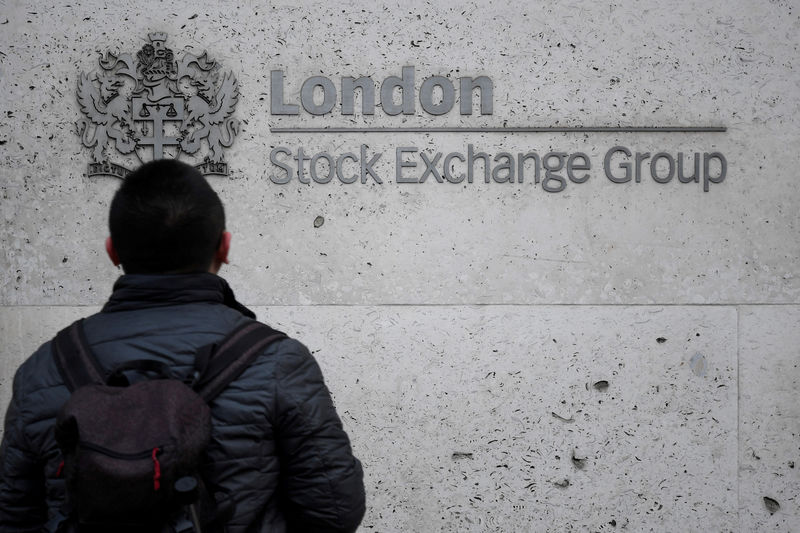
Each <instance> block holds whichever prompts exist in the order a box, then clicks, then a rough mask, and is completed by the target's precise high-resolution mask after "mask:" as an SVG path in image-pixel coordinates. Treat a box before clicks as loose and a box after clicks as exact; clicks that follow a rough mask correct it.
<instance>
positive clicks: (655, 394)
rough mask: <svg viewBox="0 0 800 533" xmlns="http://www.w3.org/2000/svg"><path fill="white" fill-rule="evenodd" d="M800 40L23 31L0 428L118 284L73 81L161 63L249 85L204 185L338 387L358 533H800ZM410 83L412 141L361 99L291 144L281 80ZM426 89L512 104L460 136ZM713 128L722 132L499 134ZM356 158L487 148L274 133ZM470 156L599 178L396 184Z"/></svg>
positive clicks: (655, 8) (510, 24) (379, 10)
mask: <svg viewBox="0 0 800 533" xmlns="http://www.w3.org/2000/svg"><path fill="white" fill-rule="evenodd" d="M799 17H800V11H799V10H798V7H797V5H796V3H793V2H784V1H772V2H766V1H764V2H747V1H742V0H736V1H726V2H723V1H703V2H700V1H680V2H679V1H662V2H656V1H651V0H644V1H641V2H630V3H609V2H595V1H588V0H586V1H584V0H576V1H571V2H510V1H509V2H497V1H494V2H489V1H478V2H468V3H459V4H455V3H448V2H440V3H434V2H422V1H418V0H413V1H409V2H405V3H403V4H402V5H400V4H398V3H395V2H369V3H367V2H352V1H351V2H327V3H325V2H309V1H302V0H300V1H294V2H257V3H253V4H243V3H228V2H219V3H213V4H211V3H209V4H208V5H198V4H197V3H195V2H169V3H165V2H154V1H148V2H137V3H134V2H95V1H91V2H10V3H6V4H4V5H3V6H2V9H0V113H2V119H0V191H1V192H2V197H0V214H1V215H2V220H3V225H2V234H0V241H1V242H2V255H1V256H0V266H1V267H2V268H0V305H2V307H0V338H2V339H3V343H2V346H0V404H1V405H2V406H4V405H5V404H6V403H7V402H8V399H9V397H10V381H11V378H12V376H13V372H14V369H15V368H16V367H17V366H18V365H19V363H20V362H21V361H22V360H24V358H25V357H26V356H27V355H28V354H29V353H30V352H31V351H32V350H33V349H35V347H36V346H38V344H39V343H41V342H43V341H44V340H46V339H47V338H49V336H51V335H52V334H53V332H54V331H56V330H57V329H58V328H60V327H62V326H63V325H66V324H67V323H69V322H70V321H71V320H73V319H74V318H76V317H78V316H82V315H85V314H88V313H90V312H93V311H95V310H96V309H97V308H98V306H100V305H101V304H102V303H103V301H104V300H105V298H106V297H107V295H108V293H109V290H110V287H111V285H112V283H113V281H114V279H115V278H116V276H117V275H118V274H119V273H118V272H117V270H116V269H114V268H113V267H112V266H111V264H110V263H109V262H108V261H107V259H105V254H104V251H103V240H104V238H105V236H106V234H107V229H106V213H107V206H108V202H109V200H110V198H111V196H112V194H113V192H114V190H115V189H116V187H117V186H118V184H119V181H118V180H117V179H116V178H110V177H90V176H89V175H88V173H87V166H88V164H89V163H90V161H91V157H92V150H91V149H90V148H87V147H84V146H83V145H82V144H81V139H80V136H79V133H78V128H77V122H78V121H79V120H80V119H81V117H82V116H83V115H82V114H81V110H80V108H79V105H78V100H77V96H76V95H77V92H78V85H79V79H80V75H81V73H90V72H92V71H98V70H99V66H98V59H99V58H100V56H101V54H105V53H106V51H108V50H109V49H110V50H112V51H116V53H124V52H128V53H131V54H134V55H135V54H136V52H137V51H138V50H139V49H140V48H141V47H142V45H143V44H145V43H147V42H148V34H149V33H151V32H163V33H166V34H167V35H168V40H167V41H166V42H167V44H168V46H170V47H171V48H172V49H173V50H174V51H175V52H176V55H177V56H183V54H185V53H186V52H194V53H196V54H198V55H199V54H200V53H202V52H203V51H207V52H208V57H210V58H212V59H215V60H217V61H218V62H219V63H220V64H221V66H222V70H223V71H230V72H231V73H233V75H235V77H236V79H237V80H238V92H239V96H238V102H237V105H236V109H235V117H236V118H237V119H238V120H239V122H240V123H239V133H238V135H237V136H236V139H235V142H234V143H233V146H231V147H230V148H226V149H225V159H226V161H227V163H228V165H229V169H230V173H229V176H227V177H219V176H217V177H210V178H209V181H210V182H211V183H212V185H213V186H214V187H215V189H216V190H217V191H219V193H220V195H221V197H222V198H223V201H224V202H225V203H226V206H227V210H228V226H229V229H230V230H231V231H232V232H233V234H234V243H233V250H232V257H231V259H232V263H231V265H229V266H227V267H226V268H225V270H224V271H223V275H224V276H225V277H226V278H227V279H228V280H229V281H230V282H231V284H232V285H233V287H234V289H235V290H236V292H237V295H238V296H239V297H240V299H242V300H243V301H244V302H245V303H246V304H248V305H250V306H253V307H254V308H256V310H257V311H258V314H259V317H260V318H261V319H262V320H264V321H266V322H269V323H271V324H273V325H276V326H277V327H280V328H282V329H284V330H285V331H287V332H290V333H292V334H294V335H296V336H297V337H298V338H300V339H301V340H303V341H304V342H306V343H307V344H308V346H309V347H310V348H311V349H312V351H313V352H314V353H315V355H316V357H317V358H318V360H319V361H320V364H321V365H322V366H323V369H324V370H325V372H326V378H327V381H328V384H329V387H330V388H331V390H332V392H333V394H334V396H335V399H336V403H337V406H338V408H339V410H340V413H341V414H342V418H343V420H344V423H345V425H346V427H347V429H348V431H349V433H350V435H351V436H352V440H353V445H354V449H355V451H356V454H357V455H358V456H359V457H360V458H362V460H363V462H364V465H365V472H366V483H367V490H368V497H369V509H368V513H367V516H366V518H365V520H364V523H363V526H362V530H363V531H565V530H566V531H616V530H620V531H701V530H702V531H706V530H709V531H741V532H750V531H798V530H800V526H798V524H800V502H798V500H797V495H798V492H800V476H798V469H797V468H796V466H795V463H796V462H797V461H798V459H800V445H798V442H800V439H799V438H798V437H800V409H799V408H798V406H797V405H798V404H797V402H796V398H797V394H798V381H799V380H800V372H798V368H797V365H798V359H799V358H798V348H797V346H798V345H800V338H797V335H798V334H797V333H796V332H797V331H800V328H798V326H799V325H800V277H798V270H797V264H798V259H800V257H799V256H800V240H799V239H798V237H797V233H796V232H797V230H798V224H799V223H800V220H799V219H798V215H797V213H798V208H799V207H800V189H798V187H797V186H796V183H795V182H796V179H797V177H798V168H799V164H800V160H799V159H800V156H798V151H797V149H796V147H797V146H798V142H799V141H800V126H799V125H798V118H797V117H798V116H800V92H798V87H799V86H800V74H798V71H797V58H798V44H800V42H799V41H798V35H800V18H799ZM404 66H413V67H414V74H415V93H414V100H413V101H414V105H415V109H414V112H413V114H408V115H404V114H399V115H389V114H387V113H386V112H385V110H384V109H383V106H380V105H379V106H376V108H375V113H374V114H372V115H365V114H363V113H362V112H361V107H360V105H361V100H360V97H357V98H356V101H355V104H356V105H355V108H356V111H355V114H353V115H344V114H342V106H341V101H340V100H338V99H337V100H336V101H335V105H334V107H333V111H332V112H331V113H329V114H326V115H322V116H317V115H312V114H310V113H308V112H306V111H304V110H303V109H302V108H301V109H300V110H299V114H298V115H294V116H293V115H277V114H274V113H273V111H275V110H274V109H273V104H272V97H273V95H272V91H271V86H270V79H271V71H275V70H280V71H283V73H284V76H285V80H284V95H283V96H284V100H285V102H286V103H299V102H300V100H301V86H302V84H303V81H304V80H306V79H308V78H310V77H312V76H325V77H326V78H328V79H330V80H331V82H332V83H333V84H334V86H335V87H336V89H337V91H339V92H341V91H340V89H341V88H340V82H341V79H342V78H344V77H354V78H357V77H360V76H370V77H371V78H372V79H373V80H374V81H375V83H376V88H378V89H379V84H380V83H381V82H382V81H383V80H384V79H385V78H387V77H389V76H401V74H402V69H403V67H404ZM431 76H445V77H447V78H448V79H449V80H451V81H453V82H454V85H455V87H456V89H458V78H461V77H478V76H487V77H489V78H491V80H492V82H493V110H492V114H481V113H480V109H479V106H478V104H477V100H476V102H475V104H474V106H473V108H474V109H473V111H474V112H473V114H472V115H462V114H460V112H459V103H460V98H461V97H462V95H459V94H458V93H456V101H455V106H454V108H453V109H452V110H451V111H450V112H448V113H445V114H443V115H440V116H434V115H431V114H429V113H427V112H425V111H424V110H423V108H422V106H421V103H420V101H419V99H418V94H417V91H419V90H420V86H421V84H422V82H423V80H425V79H426V78H429V77H431ZM220 83H222V82H221V81H220ZM376 92H378V93H379V90H378V91H376ZM436 94H438V93H435V95H436ZM339 96H340V95H339ZM378 99H379V94H377V95H376V100H378ZM314 102H315V103H316V104H317V105H319V104H321V102H322V100H321V98H320V94H319V91H317V97H316V100H315V101H314ZM698 126H702V127H706V126H711V127H724V128H726V130H725V131H722V132H665V131H651V132H633V131H615V132H585V131H572V132H555V131H549V132H539V133H531V132H526V133H523V132H514V131H504V132H496V131H486V129H487V128H526V127H527V128H530V127H566V128H581V127H584V128H585V127H622V128H635V127H683V128H691V127H698ZM342 127H345V128H443V127H449V128H472V129H475V130H479V129H483V130H484V131H464V130H462V131H457V132H436V131H429V132H427V133H418V132H398V131H395V132H377V133H376V132H359V133H353V132H350V133H337V134H331V133H311V132H302V133H285V132H283V133H279V132H277V131H272V130H273V129H275V128H342ZM469 145H472V147H473V150H474V151H475V152H478V151H480V152H485V153H488V154H490V157H494V156H495V155H497V154H500V153H503V152H508V153H510V154H512V155H513V157H515V158H516V155H517V154H519V153H523V154H524V153H528V152H537V153H538V154H539V155H541V156H544V155H545V154H546V153H549V152H559V153H567V154H574V153H577V152H581V153H584V154H586V158H587V159H588V161H589V162H590V166H591V168H590V169H589V170H587V171H585V173H586V174H588V175H589V178H588V179H587V180H586V181H585V182H583V183H576V182H574V181H571V180H568V179H565V182H566V188H565V189H564V190H563V191H561V192H547V191H546V190H545V188H544V187H543V184H542V183H539V184H537V183H536V182H535V180H534V179H533V174H532V172H530V169H528V171H529V173H527V174H526V179H525V181H524V182H522V183H519V182H518V181H514V182H512V183H498V182H497V181H498V180H494V179H490V180H489V182H488V183H486V182H484V180H483V174H482V172H483V171H482V167H481V166H480V165H478V167H477V169H478V170H477V171H476V178H475V180H474V182H472V183H469V182H467V181H466V180H465V181H463V182H460V183H449V182H448V181H447V180H446V179H444V180H442V181H443V182H442V183H439V182H438V181H437V180H436V179H435V175H433V174H429V175H428V179H427V181H426V182H425V183H402V182H401V181H402V179H400V180H398V178H397V174H396V171H397V167H398V163H397V160H396V157H395V156H396V153H395V150H396V149H397V148H398V147H415V148H416V149H417V150H418V152H417V153H410V152H409V154H411V155H407V156H405V157H406V160H407V161H416V163H417V165H418V166H417V167H415V168H411V167H408V168H405V169H403V174H402V176H405V177H408V176H416V177H419V176H420V175H421V174H422V172H423V171H424V169H425V165H424V164H423V160H422V159H421V158H420V156H419V153H424V154H425V155H426V157H428V159H429V160H435V156H436V154H437V153H441V154H442V156H440V159H439V160H438V163H437V165H436V168H437V169H438V171H439V172H440V173H442V174H443V173H444V171H445V170H446V169H447V170H449V171H450V172H451V174H452V175H458V174H459V173H460V172H466V167H465V165H464V164H463V163H461V162H459V161H458V160H454V159H451V160H450V163H451V164H450V165H449V167H445V166H443V165H442V161H443V159H444V157H445V156H446V155H447V154H450V153H453V152H458V153H460V154H464V155H466V154H467V153H468V151H469ZM204 146H205V145H204ZM615 146H624V147H627V148H628V149H630V151H631V152H632V153H633V154H635V153H637V152H638V153H641V154H644V153H650V154H651V159H652V156H654V155H655V154H656V153H659V152H664V153H668V154H671V155H672V156H673V157H674V158H675V159H677V154H678V153H679V152H682V153H685V154H686V155H687V156H692V155H693V154H695V153H699V154H701V155H702V154H703V153H715V152H716V153H720V154H723V155H724V157H725V161H726V174H725V179H724V181H722V182H721V183H710V184H709V187H708V189H709V190H708V191H707V192H706V191H704V186H703V182H702V180H700V181H699V182H694V181H690V182H688V183H681V182H680V181H679V179H678V177H677V176H676V177H675V178H673V179H671V180H670V181H669V182H668V183H658V182H657V181H656V180H654V179H653V178H652V177H651V175H650V172H651V170H650V164H649V161H650V160H651V159H648V160H647V161H646V162H645V163H644V164H643V166H642V168H643V176H642V179H641V182H636V181H635V180H631V181H630V182H628V183H614V182H612V181H611V180H610V179H608V178H607V176H606V173H605V171H604V168H603V160H604V156H605V155H606V153H607V152H608V151H609V150H610V149H611V148H612V147H615ZM362 147H363V148H362ZM275 148H285V149H287V150H288V151H290V152H291V153H293V154H294V153H296V152H297V150H298V149H299V148H302V149H303V150H304V151H305V152H306V153H307V154H308V155H309V156H310V155H314V154H317V153H321V152H326V153H329V154H331V155H332V156H334V157H336V156H338V155H340V154H344V153H353V154H354V156H357V157H359V158H362V157H363V156H362V149H363V150H364V153H366V154H368V157H372V156H373V155H375V154H379V153H380V154H382V155H381V156H379V158H378V160H377V161H376V163H375V164H374V172H375V174H376V176H378V177H379V179H380V181H381V183H378V181H377V180H376V179H374V178H371V177H369V176H367V183H361V182H360V180H357V182H356V183H352V184H344V183H341V182H340V181H338V180H337V179H336V178H334V179H333V180H332V181H331V182H330V183H315V182H313V181H312V183H309V184H304V183H301V182H299V181H298V179H297V178H296V177H295V178H293V179H292V180H291V181H290V182H289V183H288V184H285V185H278V184H276V183H274V182H273V181H272V179H271V177H277V178H280V172H281V171H280V168H278V167H276V166H275V165H273V164H272V163H271V162H270V154H271V152H272V150H273V149H275ZM106 155H107V156H110V158H111V159H112V161H113V162H116V163H118V164H123V163H125V158H124V157H122V156H120V154H117V153H116V152H115V151H114V150H113V148H112V149H111V150H110V151H108V152H107V154H106ZM632 157H635V156H632ZM283 160H285V161H288V158H283ZM665 161H666V160H665V159H662V161H661V164H660V165H657V166H656V167H655V170H656V174H657V176H664V175H665V173H666V172H667V171H668V169H667V168H665V166H664V163H665ZM615 162H618V159H615ZM294 164H296V163H294ZM305 164H306V165H308V164H309V162H306V163H305ZM359 165H360V162H359V163H353V162H352V160H351V161H345V164H344V174H346V175H350V174H353V173H356V174H359V170H360V166H359ZM711 166H712V168H711V169H710V172H711V173H712V174H713V173H714V172H717V174H714V175H716V176H718V175H719V174H718V172H719V168H718V167H716V166H714V165H713V164H712V165H711ZM306 168H308V167H307V166H306ZM319 168H320V169H321V170H320V172H321V173H322V174H325V173H327V168H328V167H327V166H326V163H325V162H324V160H323V161H322V163H320V166H319ZM701 171H702V165H701ZM557 173H558V172H557ZM581 173H582V172H578V174H581ZM502 175H503V173H502V172H501V174H500V176H501V177H502ZM560 175H561V176H562V177H566V173H565V172H564V171H563V170H562V171H560Z"/></svg>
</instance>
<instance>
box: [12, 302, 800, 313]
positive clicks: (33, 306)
mask: <svg viewBox="0 0 800 533" xmlns="http://www.w3.org/2000/svg"><path fill="white" fill-rule="evenodd" d="M243 304H244V305H246V306H248V307H800V302H772V303H770V302H718V303H680V302H678V303H658V302H654V303H630V304H626V303H605V304H604V303H565V302H561V303H501V302H487V303H447V302H443V303H396V302H395V303H392V302H387V303H371V304H363V303H361V304H354V303H315V304H283V303H253V302H243ZM42 308H47V309H60V308H61V309H86V310H87V311H88V312H91V311H92V310H93V309H94V310H97V311H99V310H100V309H101V308H102V306H101V305H69V304H50V305H38V304H20V305H3V306H0V310H3V309H42Z"/></svg>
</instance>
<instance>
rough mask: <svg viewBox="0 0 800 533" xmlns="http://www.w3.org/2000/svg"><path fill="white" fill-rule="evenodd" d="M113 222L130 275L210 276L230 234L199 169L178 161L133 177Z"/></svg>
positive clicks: (155, 164)
mask: <svg viewBox="0 0 800 533" xmlns="http://www.w3.org/2000/svg"><path fill="white" fill-rule="evenodd" d="M108 219H109V221H108V225H109V229H110V230H111V241H112V243H113V244H114V249H115V250H116V252H117V255H118V256H119V260H120V263H122V267H123V268H124V269H125V273H127V274H165V273H179V272H207V271H208V269H209V267H210V266H211V262H212V260H213V259H214V254H215V252H216V250H217V248H218V247H219V244H220V242H221V239H222V233H223V232H224V231H225V210H224V208H223V207H222V202H221V201H220V199H219V196H217V193H215V192H214V190H213V189H212V188H211V186H210V185H209V184H208V182H207V181H206V180H205V178H204V177H203V175H202V174H200V172H199V171H198V170H197V169H196V168H194V167H192V166H190V165H187V164H186V163H182V162H180V161H176V160H174V159H162V160H158V161H152V162H150V163H146V164H144V165H142V166H141V167H139V168H138V169H136V170H135V171H133V172H132V173H130V174H129V175H128V176H127V177H126V178H125V181H124V182H123V183H122V185H121V186H120V188H119V190H117V192H116V194H115V195H114V199H113V200H112V201H111V209H110V212H109V217H108Z"/></svg>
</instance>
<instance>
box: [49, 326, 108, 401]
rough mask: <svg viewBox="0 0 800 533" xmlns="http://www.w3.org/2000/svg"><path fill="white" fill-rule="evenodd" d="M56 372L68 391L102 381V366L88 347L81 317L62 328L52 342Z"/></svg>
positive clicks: (103, 380)
mask: <svg viewBox="0 0 800 533" xmlns="http://www.w3.org/2000/svg"><path fill="white" fill-rule="evenodd" d="M52 347H53V358H54V359H55V363H56V367H57V368H58V372H59V373H60V374H61V378H62V379H63V380H64V383H65V384H66V385H67V388H68V389H69V390H70V392H72V391H74V390H75V389H77V388H79V387H83V386H84V385H89V384H90V383H104V382H105V378H104V372H103V367H101V366H100V363H99V362H98V361H97V358H96V357H95V356H94V353H92V350H91V348H89V342H88V341H87V340H86V333H85V332H84V331H83V319H80V320H78V321H76V322H73V323H72V324H71V325H69V326H67V327H66V328H64V329H62V330H61V331H59V332H58V334H57V335H56V338H55V339H53V342H52Z"/></svg>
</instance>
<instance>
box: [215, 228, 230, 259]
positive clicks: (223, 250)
mask: <svg viewBox="0 0 800 533" xmlns="http://www.w3.org/2000/svg"><path fill="white" fill-rule="evenodd" d="M232 237H233V236H232V235H231V232H230V231H223V232H222V238H221V239H220V240H219V248H217V253H216V254H215V255H214V263H216V264H217V265H219V266H222V264H223V263H224V264H226V265H227V264H228V253H229V252H230V251H231V238H232Z"/></svg>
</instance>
